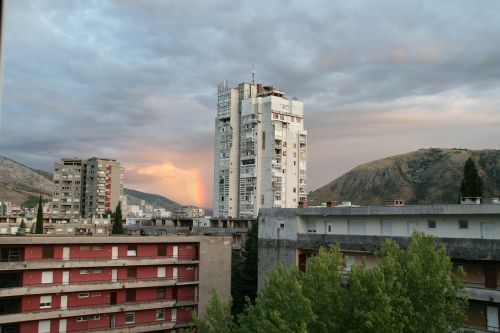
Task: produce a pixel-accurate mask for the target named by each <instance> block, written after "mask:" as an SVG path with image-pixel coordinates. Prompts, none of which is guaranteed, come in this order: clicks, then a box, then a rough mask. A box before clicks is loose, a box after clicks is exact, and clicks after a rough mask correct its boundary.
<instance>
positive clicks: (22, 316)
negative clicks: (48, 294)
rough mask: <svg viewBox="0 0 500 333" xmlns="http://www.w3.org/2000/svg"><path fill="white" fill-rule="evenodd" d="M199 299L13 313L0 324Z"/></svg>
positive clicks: (182, 303)
mask: <svg viewBox="0 0 500 333" xmlns="http://www.w3.org/2000/svg"><path fill="white" fill-rule="evenodd" d="M197 304H198V299H197V298H194V299H192V300H180V301H176V300H160V301H156V300H155V301H150V302H144V301H141V302H135V303H123V304H116V305H108V304H107V305H99V306H92V307H89V306H88V305H82V306H79V307H68V308H66V309H60V308H58V309H54V308H51V309H45V310H40V311H32V312H22V313H11V314H4V315H0V324H7V323H15V322H24V321H33V320H46V319H53V318H68V317H76V316H90V315H94V314H106V313H116V312H125V311H141V310H153V309H162V308H171V307H174V306H190V305H197Z"/></svg>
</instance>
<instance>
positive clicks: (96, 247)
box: [92, 246, 102, 251]
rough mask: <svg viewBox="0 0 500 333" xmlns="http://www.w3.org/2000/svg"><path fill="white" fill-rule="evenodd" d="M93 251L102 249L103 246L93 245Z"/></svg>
mask: <svg viewBox="0 0 500 333" xmlns="http://www.w3.org/2000/svg"><path fill="white" fill-rule="evenodd" d="M92 251H102V246H92Z"/></svg>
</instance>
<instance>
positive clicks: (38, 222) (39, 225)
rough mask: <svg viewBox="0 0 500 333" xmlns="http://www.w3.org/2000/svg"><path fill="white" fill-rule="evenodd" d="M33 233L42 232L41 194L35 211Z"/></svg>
mask: <svg viewBox="0 0 500 333" xmlns="http://www.w3.org/2000/svg"><path fill="white" fill-rule="evenodd" d="M35 234H43V207H42V196H41V195H40V198H39V200H38V211H37V212H36V223H35Z"/></svg>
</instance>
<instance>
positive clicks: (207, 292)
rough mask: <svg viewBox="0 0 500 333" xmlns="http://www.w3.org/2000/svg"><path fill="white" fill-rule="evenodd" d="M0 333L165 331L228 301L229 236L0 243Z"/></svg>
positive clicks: (59, 238) (189, 322)
mask: <svg viewBox="0 0 500 333" xmlns="http://www.w3.org/2000/svg"><path fill="white" fill-rule="evenodd" d="M0 256H1V262H0V332H1V333H18V332H22V333H55V332H61V333H62V332H68V333H70V332H110V333H112V332H169V333H174V332H176V331H178V330H179V329H180V328H183V327H189V326H191V325H192V313H193V312H195V313H199V314H200V315H202V314H203V313H204V312H205V308H206V306H207V304H208V301H209V299H210V296H211V294H212V290H213V289H216V290H217V291H218V292H219V294H220V295H221V296H222V297H223V298H228V297H229V295H230V286H231V274H230V272H231V240H230V237H229V236H159V237H153V236H149V237H137V236H136V237H133V236H109V237H108V236H101V237H99V236H93V237H92V236H90V237H77V236H48V235H38V236H25V237H22V236H18V237H15V236H5V237H0Z"/></svg>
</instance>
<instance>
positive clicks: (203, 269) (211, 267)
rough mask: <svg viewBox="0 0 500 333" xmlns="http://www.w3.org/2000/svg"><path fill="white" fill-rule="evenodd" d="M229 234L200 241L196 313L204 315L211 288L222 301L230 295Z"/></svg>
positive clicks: (230, 241)
mask: <svg viewBox="0 0 500 333" xmlns="http://www.w3.org/2000/svg"><path fill="white" fill-rule="evenodd" d="M231 243H232V239H231V236H212V237H204V238H203V239H202V240H201V241H200V258H199V260H200V262H199V270H200V271H199V275H200V277H199V281H200V282H199V303H198V314H199V315H200V316H204V315H205V312H206V309H207V307H208V303H209V301H210V298H211V297H212V292H213V290H216V291H217V293H218V294H219V296H220V298H221V299H222V301H223V302H227V301H228V300H229V297H230V296H231Z"/></svg>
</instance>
